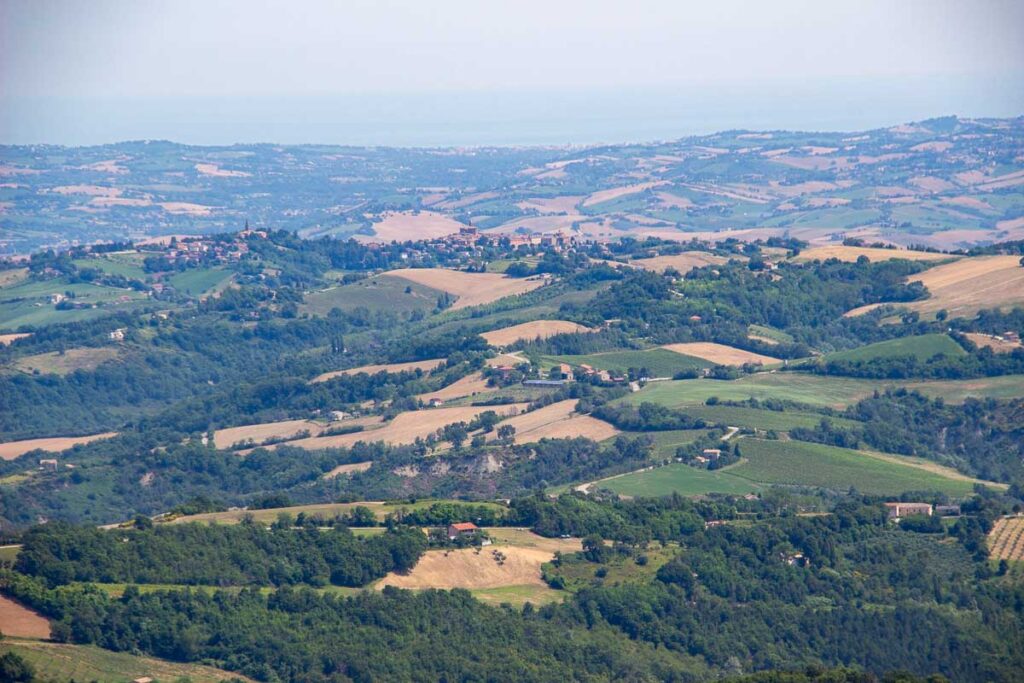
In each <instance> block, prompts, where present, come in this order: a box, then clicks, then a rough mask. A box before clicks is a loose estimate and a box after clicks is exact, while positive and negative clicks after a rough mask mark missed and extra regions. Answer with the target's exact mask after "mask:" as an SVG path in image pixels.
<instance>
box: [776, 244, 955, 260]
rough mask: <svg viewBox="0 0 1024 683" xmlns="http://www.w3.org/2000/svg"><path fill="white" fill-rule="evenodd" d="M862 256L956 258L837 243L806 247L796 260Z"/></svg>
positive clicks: (889, 258) (914, 258) (910, 258)
mask: <svg viewBox="0 0 1024 683" xmlns="http://www.w3.org/2000/svg"><path fill="white" fill-rule="evenodd" d="M861 256H867V257H868V260H869V261H888V260H891V259H906V260H908V261H937V260H940V259H949V258H956V257H955V256H950V255H949V254H933V253H930V252H927V251H911V250H909V249H872V248H871V247H847V246H843V245H841V244H835V245H829V246H824V247H811V248H810V249H804V250H803V251H801V252H800V254H799V255H797V257H796V258H795V259H794V260H796V261H824V260H825V259H830V258H835V259H839V260H840V261H847V262H850V263H852V262H854V261H856V260H857V259H858V258H860V257H861Z"/></svg>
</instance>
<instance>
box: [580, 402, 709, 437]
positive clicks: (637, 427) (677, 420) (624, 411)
mask: <svg viewBox="0 0 1024 683" xmlns="http://www.w3.org/2000/svg"><path fill="white" fill-rule="evenodd" d="M591 414H592V415H593V416H594V417H599V418H601V419H602V420H604V421H606V422H611V423H612V424H613V425H615V426H616V427H618V428H619V429H625V430H628V431H633V432H660V431H666V430H670V429H704V428H705V427H706V426H707V423H706V422H705V421H704V420H703V419H701V418H699V417H693V416H691V415H687V414H686V413H685V412H683V411H681V410H675V409H673V408H667V407H665V406H662V405H658V404H657V403H649V402H647V401H644V402H643V403H641V404H640V405H639V406H637V407H634V406H631V405H628V404H624V403H620V404H613V403H605V404H603V405H600V406H597V407H596V408H594V409H593V411H592V412H591Z"/></svg>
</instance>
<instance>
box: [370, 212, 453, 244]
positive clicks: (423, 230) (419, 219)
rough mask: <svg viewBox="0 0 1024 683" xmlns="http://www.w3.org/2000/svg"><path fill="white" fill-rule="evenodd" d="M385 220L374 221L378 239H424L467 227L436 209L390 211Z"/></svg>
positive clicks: (385, 215)
mask: <svg viewBox="0 0 1024 683" xmlns="http://www.w3.org/2000/svg"><path fill="white" fill-rule="evenodd" d="M382 218H383V220H381V221H380V222H379V223H374V225H373V233H374V236H375V237H376V239H377V240H382V241H384V242H390V241H392V240H398V241H400V242H404V241H406V240H423V239H432V238H435V237H444V236H445V235H452V234H456V233H458V232H459V230H460V229H461V228H464V227H466V226H465V225H464V224H463V223H459V222H458V221H455V220H452V219H451V218H449V217H448V216H445V215H444V214H441V213H436V212H434V211H417V212H412V211H388V212H385V213H384V214H383V215H382Z"/></svg>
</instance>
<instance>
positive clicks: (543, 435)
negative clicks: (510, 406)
mask: <svg viewBox="0 0 1024 683" xmlns="http://www.w3.org/2000/svg"><path fill="white" fill-rule="evenodd" d="M575 407H576V400H575V399H568V400H565V401H559V402H558V403H552V404H551V405H548V406H544V407H543V408H540V409H538V410H534V411H531V412H529V413H523V414H521V415H516V416H515V417H510V418H509V419H507V420H504V421H503V422H502V423H501V424H503V425H512V426H513V427H515V428H516V436H515V442H516V443H533V442H536V441H540V440H541V439H571V438H575V437H585V438H587V439H593V440H594V441H604V440H605V439H608V438H611V437H613V436H615V435H616V434H618V433H619V430H617V429H616V428H615V427H613V426H612V425H610V424H608V423H607V422H605V421H603V420H598V419H597V418H594V417H590V416H589V415H575V414H574V413H573V410H574V409H575ZM490 436H491V438H492V439H493V438H497V434H496V433H492V434H491V435H490Z"/></svg>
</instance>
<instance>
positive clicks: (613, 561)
mask: <svg viewBox="0 0 1024 683" xmlns="http://www.w3.org/2000/svg"><path fill="white" fill-rule="evenodd" d="M678 552H679V547H678V546H677V545H675V544H670V545H668V546H663V545H659V544H656V543H652V544H651V545H649V546H648V547H647V548H646V549H644V550H643V551H642V552H641V553H640V554H641V555H643V556H644V557H646V559H647V561H646V564H641V563H638V562H637V561H636V559H634V558H632V557H623V556H620V555H615V556H613V557H611V558H610V559H609V560H608V561H607V562H604V563H602V564H596V563H594V562H590V561H589V560H587V559H585V558H583V557H582V556H580V555H568V556H565V557H563V559H562V561H561V563H559V566H558V567H556V566H555V565H554V564H553V563H550V562H549V563H547V564H545V565H544V570H545V571H546V572H547V573H548V574H549V575H558V576H561V577H562V579H563V580H564V581H565V590H566V592H569V593H575V592H577V591H579V590H581V589H584V588H592V587H597V586H628V585H648V584H650V583H651V581H653V580H654V578H655V576H657V574H658V570H659V569H661V568H662V567H663V566H664V565H665V564H666V563H668V562H669V560H671V559H672V558H673V557H675V556H676V554H677V553H678ZM598 569H603V570H604V572H605V575H604V576H603V577H598V576H596V572H597V570H598Z"/></svg>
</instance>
